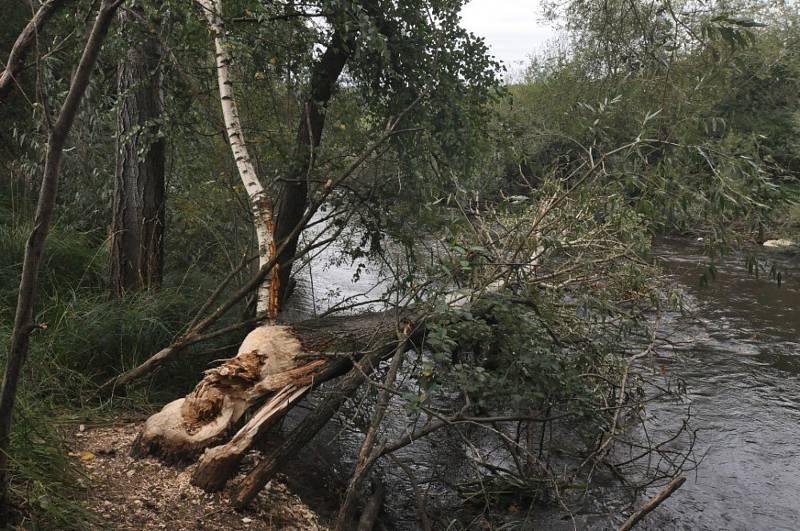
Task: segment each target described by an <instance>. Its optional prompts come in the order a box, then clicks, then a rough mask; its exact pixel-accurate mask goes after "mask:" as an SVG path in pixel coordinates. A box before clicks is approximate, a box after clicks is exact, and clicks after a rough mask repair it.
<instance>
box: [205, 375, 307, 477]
mask: <svg viewBox="0 0 800 531" xmlns="http://www.w3.org/2000/svg"><path fill="white" fill-rule="evenodd" d="M311 388H312V386H311V384H308V385H304V386H301V387H298V386H296V385H293V384H288V385H286V387H283V388H282V389H280V390H279V391H278V392H277V393H276V394H275V395H274V396H273V397H272V398H271V399H270V400H269V401H268V402H267V403H266V404H264V405H263V406H261V408H260V409H259V410H258V411H257V412H256V414H255V415H253V416H252V418H251V419H250V420H249V421H248V422H247V424H245V425H244V427H243V428H242V429H241V430H239V432H238V433H237V434H236V435H235V436H234V437H233V438H232V439H231V440H230V442H228V443H227V444H224V445H221V446H215V447H214V448H209V449H208V450H206V451H205V453H204V454H203V456H202V457H201V458H200V461H199V463H198V466H197V468H195V470H194V473H193V474H192V480H191V481H192V485H195V486H196V487H200V488H201V489H203V490H205V491H207V492H214V491H217V490H220V489H222V487H224V486H225V483H226V482H227V481H228V479H230V478H231V477H233V476H234V475H235V474H236V471H237V470H238V468H239V464H240V463H241V462H242V459H243V458H244V455H245V453H246V452H247V451H248V450H250V448H252V447H253V445H254V444H255V442H256V441H257V440H258V439H259V438H260V437H261V436H263V434H264V433H265V432H266V431H267V430H268V429H269V428H270V427H272V426H273V425H275V423H276V422H278V420H280V419H281V418H282V417H283V415H284V414H285V413H286V411H287V410H288V409H289V408H291V407H292V406H293V405H294V404H295V403H297V402H298V401H299V400H300V399H301V398H303V396H305V394H306V393H307V392H308V391H309V390H311Z"/></svg>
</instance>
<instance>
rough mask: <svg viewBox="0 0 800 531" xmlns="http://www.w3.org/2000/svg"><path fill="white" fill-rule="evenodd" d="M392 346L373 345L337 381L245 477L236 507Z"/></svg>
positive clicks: (292, 453)
mask: <svg viewBox="0 0 800 531" xmlns="http://www.w3.org/2000/svg"><path fill="white" fill-rule="evenodd" d="M394 347H395V346H394V345H388V346H384V347H382V348H378V349H373V350H372V351H371V352H369V353H368V354H367V355H365V356H364V358H363V359H362V360H361V361H360V362H359V363H358V366H357V367H353V368H352V369H351V370H350V372H348V373H347V375H346V376H344V377H343V378H342V379H341V380H340V381H339V382H337V385H336V388H335V389H334V390H333V392H332V393H331V394H330V395H329V396H328V397H327V398H326V399H325V400H323V401H322V403H321V404H320V405H319V406H317V408H316V409H315V410H314V411H313V412H311V413H310V414H308V416H306V417H305V418H304V419H303V420H302V421H301V422H300V424H299V425H298V426H297V427H296V428H295V429H294V430H292V432H291V433H290V434H289V435H288V436H287V437H286V439H285V440H284V441H283V442H282V443H281V444H280V445H279V446H278V447H277V448H275V449H274V450H273V451H272V452H270V453H269V454H268V455H267V456H266V457H265V458H264V460H263V461H261V463H259V464H258V465H257V466H256V467H255V468H254V469H253V470H252V471H251V472H250V473H249V474H248V475H247V476H246V477H245V478H244V480H243V481H242V483H241V484H240V486H239V488H238V490H237V491H236V493H235V495H234V496H233V498H232V503H233V504H234V506H235V507H236V508H237V509H243V508H244V507H246V506H247V505H248V504H249V503H250V502H251V501H252V500H253V498H255V497H256V495H257V494H258V493H259V492H260V491H261V489H263V488H264V486H265V485H266V484H267V482H269V480H270V479H272V478H273V477H274V475H275V474H276V473H277V472H278V471H279V470H280V469H281V467H282V466H283V465H284V464H285V463H286V461H287V459H289V458H291V457H293V456H295V455H297V453H298V452H299V451H300V450H301V449H303V448H304V447H305V445H306V444H307V443H308V442H309V441H310V440H311V439H313V438H314V436H315V435H316V434H317V433H318V432H319V430H321V429H322V427H323V426H325V424H327V423H328V421H329V420H330V419H331V417H333V415H335V414H336V412H337V411H338V410H339V408H340V407H341V406H342V404H344V402H345V401H346V400H347V399H348V398H349V397H350V396H351V395H352V394H353V393H354V392H355V391H356V389H358V388H359V387H360V386H361V385H362V384H363V383H364V381H366V378H367V375H368V374H370V373H372V372H373V371H374V370H375V368H376V366H377V364H378V362H379V361H380V360H381V359H382V358H383V357H384V356H385V355H386V354H387V353H388V352H392V351H393V350H394Z"/></svg>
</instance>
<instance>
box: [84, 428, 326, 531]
mask: <svg viewBox="0 0 800 531" xmlns="http://www.w3.org/2000/svg"><path fill="white" fill-rule="evenodd" d="M81 426H83V425H81ZM140 428H141V422H130V423H126V424H122V425H115V426H108V427H89V428H85V427H84V428H83V429H81V428H80V427H79V428H78V430H76V431H75V432H74V434H73V437H72V438H71V440H70V456H72V457H73V458H74V459H76V460H77V461H78V462H80V463H81V465H82V467H83V469H84V471H85V476H86V477H85V480H86V482H87V485H86V487H87V488H86V500H85V505H86V508H87V509H88V510H89V511H90V512H91V513H92V514H93V518H92V520H93V523H92V524H90V527H88V528H87V529H98V530H99V529H117V530H142V531H150V530H153V531H155V530H162V529H169V530H170V531H182V530H186V531H189V530H201V529H209V530H212V529H230V530H249V531H276V530H282V531H283V530H286V531H295V530H296V531H325V530H326V529H328V528H327V527H326V526H325V525H323V524H322V523H321V522H320V518H319V517H318V516H317V514H315V513H314V512H313V511H312V510H311V509H310V508H309V507H308V506H307V505H306V504H305V503H304V502H303V501H302V500H301V499H300V498H299V497H298V496H297V495H296V494H295V493H293V492H292V491H291V490H290V489H289V487H287V486H286V484H285V482H284V481H282V480H278V481H272V482H270V484H269V485H268V486H267V488H265V489H264V490H263V491H262V492H261V493H260V494H259V495H258V497H257V498H256V500H254V502H253V503H252V505H251V506H250V508H248V509H247V510H246V511H243V512H237V511H235V510H234V509H233V508H232V507H231V505H230V503H229V499H228V492H227V491H223V492H219V493H214V494H209V493H206V492H204V491H202V490H201V489H198V488H197V487H194V486H192V485H191V484H190V483H189V478H190V477H191V475H192V470H193V468H194V466H195V465H192V466H189V467H186V468H182V467H169V466H166V465H164V464H162V463H161V462H159V461H158V460H156V459H152V458H145V459H134V458H132V457H130V456H129V455H128V453H129V451H130V447H131V443H132V442H133V439H134V437H135V436H136V433H137V432H138V430H139V429H140Z"/></svg>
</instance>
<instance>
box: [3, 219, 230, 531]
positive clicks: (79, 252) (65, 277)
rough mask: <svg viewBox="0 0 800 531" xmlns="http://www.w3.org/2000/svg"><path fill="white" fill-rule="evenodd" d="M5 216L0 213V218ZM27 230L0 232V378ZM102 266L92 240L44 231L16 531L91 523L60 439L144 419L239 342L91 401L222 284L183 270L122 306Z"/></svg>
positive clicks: (15, 493) (18, 419)
mask: <svg viewBox="0 0 800 531" xmlns="http://www.w3.org/2000/svg"><path fill="white" fill-rule="evenodd" d="M4 214H5V215H6V216H7V212H3V211H2V209H1V208H0V218H2V217H3V216H4ZM28 230H29V226H26V225H24V224H20V225H16V224H14V223H4V224H3V225H2V226H0V323H2V324H0V342H1V343H2V345H3V348H2V349H1V350H0V370H3V369H4V365H5V361H6V355H7V352H8V350H7V349H8V345H9V341H10V336H11V326H12V323H13V318H14V308H15V306H16V295H17V289H18V283H19V274H20V270H21V262H22V252H23V251H22V250H23V249H24V243H25V239H26V238H27V234H28ZM107 262H108V257H107V252H106V242H104V241H103V239H102V238H98V237H97V235H93V234H84V233H80V232H76V231H72V230H69V228H68V227H63V228H62V227H59V226H58V224H56V226H55V227H54V229H53V230H52V231H51V233H50V237H49V238H48V241H47V247H46V252H45V262H44V264H43V267H42V271H41V275H40V281H41V283H40V290H39V293H38V298H37V304H36V312H37V313H36V322H37V323H41V324H44V325H46V327H44V328H43V329H39V330H36V331H34V333H33V334H32V336H31V343H30V351H29V356H28V359H27V361H26V364H25V367H24V371H23V378H22V381H21V384H20V389H19V393H18V395H17V404H16V408H15V415H14V423H13V433H12V443H11V456H12V467H13V471H12V485H13V488H12V491H11V495H12V506H13V507H14V508H15V518H14V521H15V523H14V524H11V525H14V526H16V527H18V528H23V529H85V528H86V526H87V524H88V523H89V520H90V519H91V515H90V514H89V513H87V512H86V511H85V510H84V509H83V508H82V505H81V502H80V500H81V499H82V491H85V490H86V489H87V488H90V484H89V480H88V478H85V477H83V476H82V474H81V471H80V466H79V465H78V464H77V461H76V458H75V457H70V456H69V455H68V451H67V442H66V434H67V433H72V432H74V430H75V428H76V426H77V425H78V424H80V423H86V422H92V421H93V420H96V419H98V418H103V417H112V416H114V413H115V412H118V411H119V410H120V409H125V410H131V409H133V410H146V411H150V410H152V409H153V408H154V404H158V403H163V402H164V401H166V400H169V399H172V398H174V397H177V396H180V395H181V394H184V393H186V392H187V391H188V390H189V389H191V388H192V387H193V386H194V384H196V382H197V379H198V377H199V376H200V375H201V374H202V371H203V369H204V368H207V366H208V363H209V362H211V361H212V360H213V359H218V358H222V357H226V356H228V355H229V354H230V352H228V351H227V350H226V349H225V347H226V345H233V344H235V343H236V342H237V340H240V339H241V338H239V337H235V336H227V337H223V338H220V339H218V340H215V341H212V342H208V343H203V344H202V345H199V346H197V347H196V348H194V349H189V350H188V351H187V352H185V354H184V357H183V358H182V360H181V363H178V364H167V366H166V367H164V368H163V369H161V370H159V371H158V372H157V373H156V374H155V375H154V376H152V377H151V378H149V379H147V380H146V381H144V382H142V383H141V385H139V386H138V387H136V388H135V389H133V390H132V391H130V392H129V394H128V395H127V396H124V397H115V398H114V399H113V400H107V399H100V398H98V395H97V393H96V391H97V387H98V385H99V384H101V383H103V382H105V381H106V380H108V379H109V378H111V377H113V376H115V375H117V374H119V373H120V372H122V371H124V370H127V369H130V368H132V367H134V366H136V365H138V364H139V363H141V362H142V361H144V360H145V359H147V357H149V356H150V355H152V354H153V353H155V352H157V351H158V350H159V349H160V348H163V347H164V346H166V345H167V344H168V343H169V342H170V341H171V340H172V339H173V338H174V337H175V336H176V335H178V334H179V333H180V332H181V331H182V330H183V328H184V327H185V326H186V324H187V323H188V321H190V320H191V318H192V317H193V316H194V314H195V313H196V312H197V309H198V308H199V307H200V306H201V305H202V303H203V302H204V301H205V299H206V298H207V297H208V294H209V293H210V292H211V291H212V290H213V288H214V287H215V285H216V284H215V283H216V282H218V279H219V275H216V274H214V273H211V272H203V271H199V270H197V269H195V270H193V271H191V270H190V272H189V273H188V274H184V275H182V276H180V277H175V278H171V277H168V278H166V279H165V283H164V287H163V288H162V289H160V290H159V291H157V292H143V293H138V294H134V295H132V296H129V297H126V298H124V299H122V300H119V299H115V298H112V297H110V296H109V289H108V286H107V280H106V279H107V276H108V275H107V269H106V264H107ZM184 269H185V268H184ZM231 313H232V316H231V317H229V320H228V321H226V322H223V323H221V325H223V326H224V325H225V324H231V323H232V322H234V321H235V320H239V318H240V317H241V316H240V314H241V310H239V311H236V310H234V311H233V312H231ZM209 351H213V352H209ZM231 351H232V352H235V349H233V347H231ZM204 353H205V354H204Z"/></svg>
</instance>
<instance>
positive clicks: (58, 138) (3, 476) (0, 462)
mask: <svg viewBox="0 0 800 531" xmlns="http://www.w3.org/2000/svg"><path fill="white" fill-rule="evenodd" d="M120 3H122V0H104V1H103V3H102V4H101V5H100V10H99V11H98V14H97V18H96V19H95V22H94V26H93V27H92V31H91V33H90V34H89V38H88V40H87V41H86V45H85V47H84V50H83V55H82V56H81V59H80V62H79V63H78V68H77V69H76V71H75V74H74V75H73V76H72V80H71V82H70V88H69V92H68V93H67V96H66V98H65V99H64V103H63V105H62V106H61V110H60V111H59V113H58V118H57V119H56V122H55V124H54V125H53V128H52V130H51V131H50V135H49V138H48V144H47V155H46V157H45V167H44V174H43V176H42V184H41V188H40V189H39V201H38V204H37V206H36V214H35V217H34V225H33V230H32V231H31V234H30V236H29V237H28V241H27V243H26V245H25V255H24V258H23V262H22V275H21V277H20V284H19V295H18V297H17V310H16V314H15V317H14V328H13V330H12V333H11V344H10V347H9V352H8V360H7V363H6V370H5V374H4V377H3V389H2V392H0V513H3V512H5V509H6V507H7V495H8V472H9V470H8V466H9V455H8V451H9V439H10V434H11V415H12V412H13V409H14V402H15V398H16V394H17V386H18V384H19V380H20V374H21V371H22V366H23V364H24V363H25V358H26V357H27V354H28V346H29V341H30V334H31V332H32V331H33V329H34V328H36V327H37V325H36V324H35V323H34V321H33V306H34V302H35V298H36V288H37V277H38V273H39V265H40V263H41V259H42V254H43V252H44V244H45V241H46V239H47V233H48V231H49V229H50V223H51V221H52V217H53V208H54V206H55V199H56V192H57V186H58V174H59V169H60V166H61V156H62V154H63V151H64V144H65V143H66V140H67V135H68V134H69V131H70V129H71V127H72V123H73V122H74V120H75V115H76V113H77V111H78V106H79V104H80V102H81V99H82V98H83V94H84V92H85V91H86V87H87V85H88V84H89V79H90V77H91V75H92V71H93V70H94V66H95V64H96V62H97V56H98V54H99V53H100V48H101V47H102V45H103V41H104V40H105V37H106V35H107V33H108V28H109V26H110V25H111V22H112V21H113V18H114V13H115V12H116V10H117V7H119V5H120Z"/></svg>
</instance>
